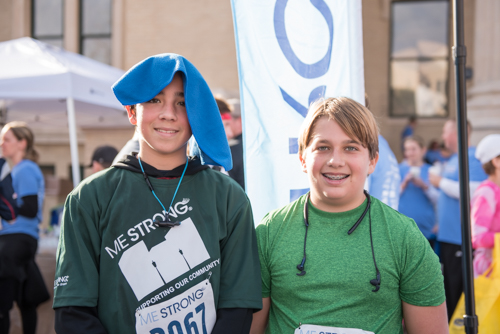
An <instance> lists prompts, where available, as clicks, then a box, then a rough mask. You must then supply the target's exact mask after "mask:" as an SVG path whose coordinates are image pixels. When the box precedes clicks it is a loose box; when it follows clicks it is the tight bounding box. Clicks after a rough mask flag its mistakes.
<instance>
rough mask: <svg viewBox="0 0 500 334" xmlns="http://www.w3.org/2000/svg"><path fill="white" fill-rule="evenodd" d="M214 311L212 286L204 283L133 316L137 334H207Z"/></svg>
mask: <svg viewBox="0 0 500 334" xmlns="http://www.w3.org/2000/svg"><path fill="white" fill-rule="evenodd" d="M215 320H216V312H215V303H214V294H213V291H212V285H211V284H210V282H209V281H208V280H205V281H203V282H201V283H198V284H197V285H195V286H193V287H192V288H190V289H189V290H187V291H185V292H184V293H182V294H180V295H179V296H176V297H174V298H171V299H169V300H167V301H166V302H163V303H160V304H158V305H153V306H150V307H146V308H144V309H142V310H140V311H137V312H136V314H135V329H136V332H137V334H209V333H211V332H212V329H213V327H214V325H215Z"/></svg>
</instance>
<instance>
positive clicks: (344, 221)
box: [257, 195, 445, 334]
mask: <svg viewBox="0 0 500 334" xmlns="http://www.w3.org/2000/svg"><path fill="white" fill-rule="evenodd" d="M305 198H306V195H304V196H302V197H301V198H299V199H298V200H296V201H295V202H293V203H291V204H289V205H287V206H285V207H283V208H281V209H279V210H275V211H272V212H270V213H268V214H267V215H266V216H265V217H264V219H263V220H262V222H261V223H260V225H259V226H257V242H258V245H259V255H260V261H261V273H262V296H263V298H266V297H270V298H271V308H270V312H269V325H268V328H267V332H266V333H293V330H294V329H295V328H297V327H298V326H299V324H300V323H302V324H312V325H321V326H331V327H343V328H359V329H363V330H366V331H372V332H375V333H377V334H383V333H387V334H394V333H403V330H402V328H401V320H402V304H401V301H405V302H406V303H409V304H412V305H418V306H437V305H440V304H442V303H443V302H444V300H445V296H444V286H443V276H442V274H441V269H440V264H439V260H438V258H437V256H436V255H435V254H434V252H433V251H432V249H431V247H430V245H429V242H428V241H427V240H426V239H425V237H424V236H423V235H422V233H421V232H420V231H419V229H418V227H417V225H416V224H415V222H414V221H413V220H411V219H410V218H408V217H406V216H404V215H402V214H400V213H399V212H397V211H395V210H393V209H391V208H390V207H389V206H387V205H385V204H383V203H382V202H380V201H379V200H377V199H375V198H374V197H371V200H372V204H371V208H370V210H369V212H368V213H367V214H366V216H365V218H364V219H363V221H362V222H361V224H360V225H359V226H358V228H357V229H356V230H355V231H354V232H353V233H352V234H351V235H348V234H347V231H348V230H349V229H350V228H351V227H352V226H353V225H354V223H355V222H356V221H357V220H358V219H359V217H360V216H361V214H362V212H363V210H364V209H365V208H366V202H367V201H366V200H365V202H364V203H363V204H362V205H361V206H359V207H358V208H356V209H353V210H351V211H347V212H341V213H329V212H324V211H320V210H318V209H317V208H314V207H313V205H312V204H311V203H310V202H309V224H310V225H309V230H308V234H307V247H306V254H307V260H306V262H305V271H306V274H305V275H304V276H297V273H299V271H298V270H297V265H298V264H300V263H301V261H302V257H303V252H304V234H305V225H304V218H303V210H304V202H305ZM370 216H371V223H372V235H373V247H374V251H375V258H376V262H377V266H378V269H379V271H380V278H381V286H380V290H379V291H378V292H372V290H373V289H374V287H373V286H372V285H371V284H370V280H372V279H374V278H375V277H376V271H375V266H374V263H373V257H372V251H371V245H370V231H369V219H370Z"/></svg>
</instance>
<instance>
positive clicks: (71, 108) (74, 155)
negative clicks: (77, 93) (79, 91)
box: [66, 97, 80, 187]
mask: <svg viewBox="0 0 500 334" xmlns="http://www.w3.org/2000/svg"><path fill="white" fill-rule="evenodd" d="M66 105H67V109H68V128H69V147H70V150H71V167H72V173H73V187H76V186H77V185H78V184H79V183H80V162H79V161H78V142H77V140H76V121H75V101H74V100H73V98H72V97H68V98H67V99H66Z"/></svg>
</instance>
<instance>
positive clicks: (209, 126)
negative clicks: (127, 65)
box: [112, 53, 233, 171]
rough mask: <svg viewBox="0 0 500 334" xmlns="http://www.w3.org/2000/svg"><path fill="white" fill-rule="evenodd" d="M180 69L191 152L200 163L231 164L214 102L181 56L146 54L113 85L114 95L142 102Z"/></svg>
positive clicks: (127, 102)
mask: <svg viewBox="0 0 500 334" xmlns="http://www.w3.org/2000/svg"><path fill="white" fill-rule="evenodd" d="M176 72H181V73H182V74H183V78H182V80H183V82H184V97H185V102H186V110H187V116H188V120H189V124H190V125H191V131H192V132H193V137H194V140H195V141H191V145H190V148H191V154H192V155H198V156H199V157H200V159H201V162H202V164H209V165H218V166H222V167H224V169H225V170H227V171H229V170H231V168H233V161H232V159H231V151H230V149H229V144H228V142H227V138H226V133H225V132H224V126H223V124H222V119H221V117H220V112H219V109H218V108H217V103H216V102H215V99H214V96H213V95H212V92H211V91H210V88H209V87H208V85H207V83H206V82H205V79H203V77H202V76H201V74H200V72H198V70H197V69H196V67H194V65H193V64H191V63H190V62H189V61H188V60H187V59H186V58H184V57H183V56H180V55H177V54H174V53H164V54H160V55H156V56H152V57H149V58H146V59H145V60H143V61H141V62H140V63H138V64H136V65H135V66H133V67H132V68H131V69H130V70H128V72H127V73H125V74H124V75H123V76H122V77H121V78H120V79H119V80H118V81H117V82H115V84H114V85H113V87H112V88H113V92H114V93H115V96H116V98H117V99H118V101H120V103H121V104H123V105H124V106H128V105H134V104H137V103H143V102H147V101H149V100H151V99H152V98H154V97H155V96H156V95H157V94H158V93H159V92H160V91H161V90H162V89H163V88H165V87H166V86H167V85H168V84H170V82H171V81H172V79H173V77H174V74H175V73H176Z"/></svg>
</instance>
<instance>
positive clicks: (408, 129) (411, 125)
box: [401, 116, 417, 152]
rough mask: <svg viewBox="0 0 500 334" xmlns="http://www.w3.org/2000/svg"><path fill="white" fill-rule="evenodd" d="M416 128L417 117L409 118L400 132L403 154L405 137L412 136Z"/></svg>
mask: <svg viewBox="0 0 500 334" xmlns="http://www.w3.org/2000/svg"><path fill="white" fill-rule="evenodd" d="M416 127H417V117H416V116H410V117H408V124H407V125H406V126H405V128H404V129H403V131H402V132H401V148H402V150H403V152H404V147H403V143H404V140H405V138H406V137H410V136H413V134H414V133H415V128H416Z"/></svg>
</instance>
